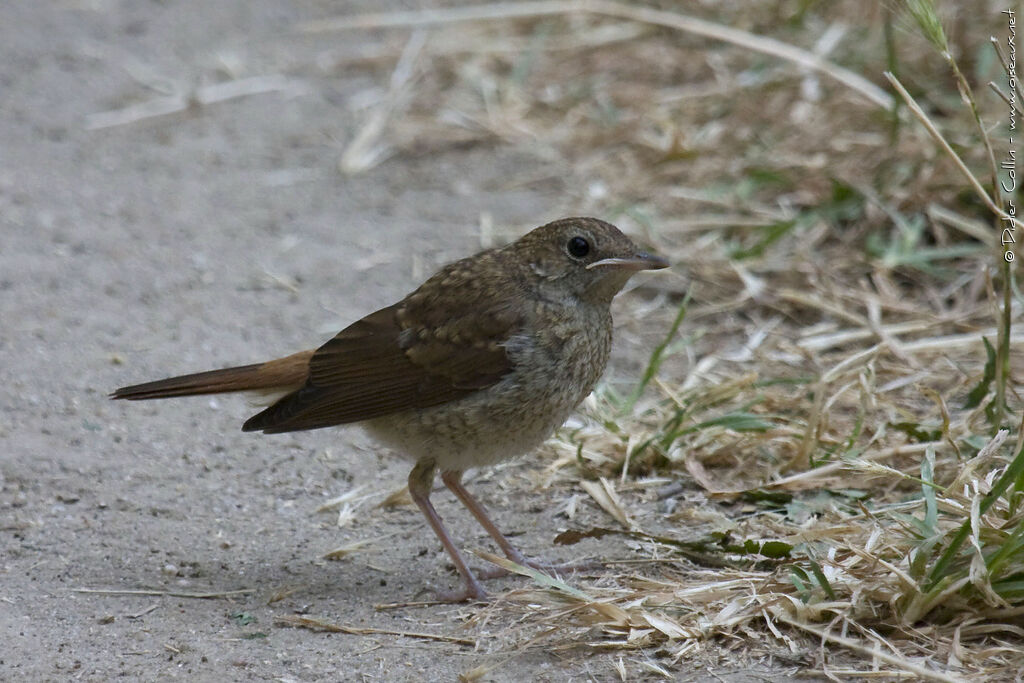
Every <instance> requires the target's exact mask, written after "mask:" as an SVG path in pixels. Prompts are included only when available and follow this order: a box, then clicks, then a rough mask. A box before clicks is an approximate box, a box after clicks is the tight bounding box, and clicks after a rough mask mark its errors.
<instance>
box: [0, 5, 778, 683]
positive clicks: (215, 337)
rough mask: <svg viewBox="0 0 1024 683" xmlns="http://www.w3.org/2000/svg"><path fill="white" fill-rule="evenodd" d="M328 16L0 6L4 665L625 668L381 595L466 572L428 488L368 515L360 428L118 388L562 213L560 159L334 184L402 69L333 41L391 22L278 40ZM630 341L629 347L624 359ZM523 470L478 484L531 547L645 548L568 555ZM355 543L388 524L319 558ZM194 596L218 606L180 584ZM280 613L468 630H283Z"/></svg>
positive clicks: (369, 487) (386, 290)
mask: <svg viewBox="0 0 1024 683" xmlns="http://www.w3.org/2000/svg"><path fill="white" fill-rule="evenodd" d="M339 7H340V5H338V4H337V3H328V2H319V3H318V2H311V1H309V0H302V1H292V0H256V1H247V2H231V3H208V2H203V1H200V0H192V1H181V2H173V3H164V2H148V3H128V2H119V1H117V0H93V1H85V0H82V1H77V0H75V1H68V2H56V3H51V2H46V3H33V2H15V3H6V4H5V5H4V8H3V10H2V11H0V93H2V98H0V150H2V152H0V157H2V159H3V164H2V167H0V230H2V241H0V319H2V320H3V323H2V325H0V349H2V354H3V363H2V365H0V410H2V420H0V444H2V446H0V447H2V459H0V642H2V643H3V645H2V647H0V678H3V679H5V680H88V681H99V680H110V679H115V678H122V679H128V680H157V679H161V680H162V679H166V678H171V677H180V678H186V679H190V680H281V681H307V680H339V679H345V680H358V679H368V680H411V679H418V680H424V679H430V680H452V679H454V678H455V677H456V676H457V675H458V674H460V673H463V672H467V671H470V670H472V669H474V668H476V667H485V668H488V667H494V668H493V669H492V670H491V671H490V673H489V674H487V675H486V676H485V678H488V679H491V680H526V679H533V680H570V679H607V678H611V677H616V678H617V676H618V675H617V674H616V673H615V669H614V666H615V664H616V661H617V660H618V659H619V657H618V655H616V656H614V657H613V656H611V655H608V654H602V653H600V652H596V653H594V654H593V655H592V656H589V657H586V658H583V659H581V658H579V657H574V658H571V659H570V658H566V657H564V656H562V655H559V654H557V653H546V652H542V651H537V650H525V651H522V652H520V651H518V650H517V651H508V650H503V649H502V648H501V647H497V648H496V649H495V648H494V647H493V644H494V643H500V642H501V641H500V639H491V640H489V639H488V638H489V636H491V635H493V634H494V631H495V630H498V629H500V628H502V626H501V625H500V624H487V623H484V624H481V623H478V622H471V621H469V619H470V618H471V617H472V616H473V615H474V614H475V613H476V612H477V611H478V610H479V607H474V606H466V605H461V606H443V607H433V608H425V607H416V606H409V607H398V608H394V609H384V610H381V609H377V608H375V606H376V605H379V604H388V603H400V602H406V601H414V600H424V599H427V598H429V596H430V593H429V589H430V588H432V587H434V588H447V587H452V586H455V585H456V584H457V577H456V576H455V575H454V574H453V573H452V571H451V569H450V567H448V566H447V563H446V562H445V561H444V558H443V556H442V554H441V552H440V549H439V546H438V543H437V541H436V539H435V538H434V537H433V536H432V535H431V534H430V532H429V531H428V529H427V528H426V526H425V525H424V523H423V521H422V519H421V518H420V516H419V514H418V513H417V512H416V510H415V509H414V508H413V507H411V506H408V505H404V506H398V507H393V508H387V509H374V508H373V507H372V505H373V503H374V502H376V501H377V500H379V499H382V498H383V497H384V496H385V495H387V494H388V493H390V492H391V491H394V490H396V489H398V488H399V487H401V485H402V484H403V482H404V477H405V475H406V473H407V470H408V465H407V464H406V463H405V462H404V461H402V460H400V459H398V458H395V457H393V456H390V455H388V454H386V453H382V452H381V451H379V450H378V449H376V448H375V447H374V446H373V445H372V444H371V443H369V442H368V441H367V440H366V439H365V438H364V437H363V436H362V435H361V434H360V433H358V432H357V431H353V430H347V431H338V430H327V431H319V432H313V433H304V434H299V435H284V436H276V437H264V436H260V435H253V434H242V433H241V432H240V431H239V425H240V424H241V422H242V420H244V418H246V417H247V416H248V415H249V414H251V413H252V412H253V411H252V409H251V407H250V406H247V405H246V403H245V401H244V400H243V399H236V398H231V397H229V398H218V399H216V400H210V399H205V398H201V399H192V400H183V401H169V402H158V403H148V404H122V403H116V404H115V403H112V402H110V401H109V400H108V399H107V398H106V394H107V392H109V391H110V390H112V389H114V388H116V387H118V386H121V385H124V384H129V383H134V382H138V381H143V380H147V379H151V378H156V377H159V376H163V375H165V374H171V373H179V372H187V371H193V370H199V369H206V368H210V367H219V366H224V365H228V364H232V363H240V362H252V361H257V360H262V359H265V358H269V357H273V356H276V355H282V354H285V353H289V352H292V351H294V350H298V349H301V348H307V347H310V346H314V345H316V344H318V343H320V342H321V341H323V340H325V339H326V338H329V337H330V336H331V335H333V333H334V332H335V331H336V330H338V329H340V328H341V327H342V326H344V325H345V324H347V323H348V322H351V321H352V320H354V319H356V318H358V317H359V316H361V315H363V314H365V313H367V312H369V311H372V310H374V309H376V308H377V307H380V306H383V305H387V304H389V303H391V302H393V301H394V300H396V299H397V298H399V297H401V296H402V295H404V294H405V293H406V292H407V291H408V290H409V289H410V288H412V287H413V286H415V284H417V282H418V281H419V280H421V279H422V278H423V277H425V276H426V275H427V274H429V272H430V271H431V270H432V269H433V268H434V267H435V266H436V265H438V264H440V263H443V262H445V261H448V260H451V259H453V258H456V257H459V256H462V255H465V254H467V253H471V252H473V251H475V250H477V249H478V248H479V247H480V244H481V237H480V231H479V227H478V226H479V224H480V220H481V215H482V214H489V215H491V216H493V217H494V222H495V224H496V226H497V227H499V228H501V229H502V230H504V231H506V232H507V234H509V235H514V234H517V233H518V232H522V231H524V230H525V229H527V228H529V227H532V226H534V225H536V224H539V223H540V222H543V221H546V220H549V219H552V218H555V217H558V216H560V215H564V214H566V213H572V212H573V211H572V209H573V208H574V206H575V204H574V195H573V194H572V193H566V191H565V185H563V184H562V183H557V182H543V183H537V182H534V183H528V182H527V183H524V182H521V181H519V180H518V179H519V178H521V176H523V175H524V174H525V175H527V176H535V177H557V176H558V175H559V174H560V173H561V172H562V169H560V168H558V165H557V164H558V162H557V161H552V160H550V158H547V157H545V156H544V155H543V154H539V153H536V151H531V150H525V151H524V150H520V149H515V148H513V147H511V146H493V147H491V146H480V145H477V146H467V147H464V148H458V147H454V148H452V149H447V150H437V149H432V150H431V151H430V153H429V154H423V155H419V156H417V155H409V154H405V155H398V156H396V157H394V158H391V159H389V160H388V161H386V162H385V163H383V164H381V165H379V166H377V167H376V168H374V169H372V170H370V171H368V172H366V173H363V174H361V175H356V176H352V177H346V176H345V175H343V174H341V173H340V172H339V171H338V166H337V164H338V159H339V155H340V154H341V151H342V149H343V148H344V146H345V144H346V141H348V140H350V139H351V137H352V135H353V131H354V130H357V129H358V126H359V124H360V122H361V121H362V117H363V116H364V112H362V111H360V110H359V108H358V107H357V106H356V105H354V104H353V102H358V101H359V98H364V99H365V98H366V97H367V94H368V93H369V94H371V95H372V94H373V93H379V92H380V91H381V90H382V89H385V88H386V85H387V76H388V73H387V71H385V70H380V69H375V68H362V67H358V66H357V67H353V68H333V67H325V66H324V65H323V63H324V60H322V59H320V58H321V57H323V56H324V55H325V54H328V53H331V54H334V52H332V51H338V50H340V51H343V52H345V51H349V52H353V53H355V52H358V51H359V50H360V49H363V48H364V47H367V46H372V44H373V42H374V41H379V40H382V39H383V38H382V36H381V35H378V34H373V35H365V36H361V35H359V34H345V35H344V36H343V37H338V36H336V35H334V36H324V37H316V38H311V37H308V36H298V35H295V34H293V33H291V32H290V31H289V27H290V26H292V25H293V24H294V22H297V21H300V20H304V19H311V18H316V17H321V16H329V15H331V14H333V13H336V12H337V11H338V9H339ZM376 7H377V5H376V3H372V2H369V1H367V2H363V3H344V11H346V12H356V11H360V10H363V11H365V10H367V9H369V8H376ZM271 75H284V76H285V78H286V87H284V89H283V90H280V91H269V92H261V93H257V94H254V95H252V96H248V97H239V98H235V99H231V100H227V101H222V102H216V103H207V104H204V105H201V106H199V105H196V106H193V107H192V108H190V109H188V110H187V111H184V112H180V113H177V114H172V115H169V116H163V117H156V118H151V119H146V120H143V121H138V122H135V123H125V124H123V125H111V126H103V125H97V122H101V123H102V122H103V121H107V122H108V123H109V120H105V119H96V118H90V117H91V116H92V115H95V114H97V113H100V112H105V111H110V110H117V109H121V108H124V107H128V106H130V105H134V104H138V103H140V102H145V101H147V100H151V99H154V98H161V97H166V96H168V95H171V94H173V93H184V92H189V91H190V90H191V89H193V88H195V87H196V86H200V85H204V84H210V83H214V82H217V81H226V80H229V79H230V78H239V79H240V78H250V77H260V76H271ZM510 179H512V180H510ZM626 307H628V302H626V303H625V304H624V305H623V306H620V308H619V310H620V311H621V310H624V308H626ZM627 357H629V353H628V349H627V350H626V351H623V350H622V347H621V346H620V348H619V351H618V356H617V358H618V359H619V363H617V365H616V368H618V372H620V373H621V372H624V371H626V370H625V368H627V367H628V366H629V363H628V362H626V361H624V360H623V359H624V358H626V359H627V361H628V358H627ZM531 467H533V468H536V467H537V459H536V458H529V459H526V460H524V461H522V462H517V463H512V464H509V465H508V466H506V467H504V468H499V469H498V470H495V471H492V472H486V473H481V475H479V476H478V477H477V479H476V481H474V482H473V488H474V489H475V490H476V491H477V492H478V493H479V495H480V496H481V498H482V499H483V500H484V501H485V502H486V503H488V504H490V506H491V507H492V508H493V509H494V511H495V516H496V518H497V519H498V520H500V523H501V525H502V526H503V527H504V528H505V529H507V530H509V531H510V532H511V533H512V534H514V535H515V536H516V537H517V538H518V540H519V541H520V543H521V544H522V545H523V547H524V548H525V549H526V550H527V551H528V552H530V553H539V554H546V555H548V556H552V557H555V558H558V557H559V556H561V557H572V556H575V555H577V554H580V553H585V554H589V555H596V556H600V557H606V558H611V557H623V556H628V554H629V550H628V549H627V548H625V547H624V546H623V545H622V543H621V541H616V540H613V539H607V540H604V541H589V542H588V543H589V545H588V544H586V543H585V544H581V545H579V546H575V547H574V548H571V549H563V550H561V552H560V553H559V552H554V550H553V549H552V547H551V539H552V538H553V537H554V535H555V534H556V533H557V532H558V531H560V530H562V529H564V528H565V527H566V525H567V520H566V519H565V518H564V517H560V516H559V514H558V510H557V509H556V507H555V506H554V504H553V501H552V500H551V499H550V496H549V495H548V494H547V493H546V492H545V491H543V490H538V489H537V488H536V487H535V486H531V485H530V484H529V483H528V479H527V478H526V477H525V476H524V475H523V472H524V471H527V470H528V469H529V468H531ZM357 487H362V488H361V489H360V494H359V495H363V494H368V495H369V496H370V499H369V502H368V503H365V504H363V505H362V507H360V508H359V510H358V512H357V514H356V515H355V517H354V519H352V520H350V522H349V523H348V524H346V525H345V526H344V527H341V528H339V526H338V524H337V520H338V513H337V510H331V511H326V512H318V511H317V508H318V506H320V505H322V504H323V503H324V502H325V501H327V500H329V499H331V498H334V497H337V496H339V495H341V494H344V493H346V492H348V491H352V490H353V489H356V488H357ZM436 498H437V503H438V506H439V510H440V512H441V514H442V515H444V516H445V517H447V518H448V519H449V520H450V523H451V526H452V528H453V529H454V530H455V532H456V534H457V535H458V536H459V537H460V538H461V539H462V541H463V543H464V545H465V546H466V547H485V546H486V543H485V538H484V534H483V532H482V531H481V530H480V529H479V528H477V527H476V526H475V525H474V524H472V523H470V521H469V520H468V519H467V517H468V515H467V514H465V513H464V511H463V510H461V509H459V508H458V507H457V505H456V503H455V502H454V500H453V499H452V497H451V496H449V495H446V494H441V493H439V494H438V495H437V496H436ZM518 501H525V506H524V505H523V504H521V503H518ZM580 514H581V515H582V518H581V522H580V523H581V524H584V523H586V521H587V515H592V516H593V517H594V519H599V516H600V512H599V511H597V510H596V509H595V510H583V511H581V513H580ZM365 539H382V540H377V541H375V542H374V543H372V544H371V545H370V546H369V547H367V548H365V549H364V550H363V551H362V552H358V553H355V554H353V555H351V556H350V557H348V558H346V559H343V560H341V561H325V560H323V559H322V556H323V555H324V554H325V553H326V552H328V551H330V550H332V549H335V548H337V547H340V546H345V545H347V544H350V543H353V542H356V541H360V540H365ZM516 581H525V579H504V580H500V581H495V582H493V583H491V586H492V588H493V590H494V591H496V592H500V591H501V590H503V589H506V588H508V587H509V586H512V585H515V582H516ZM88 591H92V592H88ZM97 591H99V592H97ZM128 591H140V593H128ZM147 591H148V592H147ZM235 591H240V592H237V593H234V592H235ZM205 593H213V594H218V595H217V597H213V598H208V599H203V598H198V597H195V596H196V595H199V594H205ZM295 615H306V616H310V617H316V618H319V619H323V620H325V621H329V622H332V623H339V624H345V625H348V626H352V627H358V628H377V629H384V630H388V631H402V632H422V633H429V634H435V635H440V636H450V637H454V638H468V639H474V640H477V641H478V642H479V643H480V645H479V646H478V647H477V648H474V647H470V646H466V645H464V644H460V643H455V642H439V641H434V640H417V639H412V638H409V637H405V636H401V635H391V634H381V633H371V634H363V635H358V634H357V635H350V634H340V633H323V632H314V631H311V630H308V629H301V628H293V627H287V626H282V625H281V624H279V623H277V622H276V621H275V620H277V619H278V618H280V617H286V616H295ZM489 643H490V645H489ZM626 667H627V669H628V670H629V671H630V672H631V673H632V675H633V676H634V677H642V676H643V675H644V673H643V672H644V669H643V667H640V666H638V665H637V664H636V663H635V662H633V661H630V662H627V663H626ZM716 673H720V674H723V675H728V674H730V671H729V670H728V668H726V670H724V671H719V672H716ZM732 673H733V674H738V673H739V672H738V671H737V670H736V668H734V669H733V670H732ZM777 673H778V672H776V674H777ZM707 675H709V674H708V673H707V672H705V671H703V670H701V669H700V668H697V669H694V668H692V667H691V668H690V670H689V673H688V676H689V677H690V678H691V679H701V678H704V677H705V676H707ZM776 677H778V676H777V675H776ZM732 678H734V679H735V680H740V679H744V680H745V679H746V676H745V675H739V676H738V677H736V676H733V677H732Z"/></svg>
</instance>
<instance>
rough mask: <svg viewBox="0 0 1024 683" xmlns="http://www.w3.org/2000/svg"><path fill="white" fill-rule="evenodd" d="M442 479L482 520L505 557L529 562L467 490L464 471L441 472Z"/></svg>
mask: <svg viewBox="0 0 1024 683" xmlns="http://www.w3.org/2000/svg"><path fill="white" fill-rule="evenodd" d="M441 481H443V482H444V485H445V486H447V487H448V489H449V490H450V491H451V492H452V493H454V494H455V497H456V498H458V499H459V500H461V501H462V504H463V505H465V506H466V509H468V510H469V511H470V512H472V513H473V516H474V517H476V521H478V522H480V526H482V527H483V528H484V530H485V531H486V532H487V533H488V534H490V536H491V538H493V539H494V542H495V543H497V544H498V547H499V548H501V552H503V553H505V557H507V558H508V559H510V560H512V561H513V562H515V563H516V564H522V565H525V564H527V559H526V557H525V556H524V555H523V554H522V553H521V552H519V550H517V549H516V547H515V546H514V545H512V544H511V543H509V541H508V539H507V538H505V534H503V533H501V531H499V530H498V527H497V526H496V525H495V524H494V522H492V521H491V518H490V517H488V516H487V510H485V509H484V506H483V505H481V504H480V501H478V500H477V499H476V498H474V497H473V496H472V494H470V492H469V491H467V490H466V487H465V486H463V485H462V472H458V471H455V470H446V471H444V472H442V473H441Z"/></svg>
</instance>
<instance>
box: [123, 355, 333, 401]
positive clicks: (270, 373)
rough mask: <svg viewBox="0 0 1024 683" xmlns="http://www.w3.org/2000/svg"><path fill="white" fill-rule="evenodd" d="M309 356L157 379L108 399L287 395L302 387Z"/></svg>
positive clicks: (306, 374)
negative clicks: (240, 393)
mask: <svg viewBox="0 0 1024 683" xmlns="http://www.w3.org/2000/svg"><path fill="white" fill-rule="evenodd" d="M312 356H313V352H312V351H300V352H299V353H295V354H292V355H290V356H286V357H284V358H278V359H277V360H271V361H267V362H266V363H255V364H253V365H240V366H238V367H235V368H224V369H223V370H209V371H207V372H197V373H194V374H191V375H181V376H179V377H168V378H167V379H158V380H156V381H154V382H146V383H145V384H136V385H133V386H130V387H121V388H120V389H118V390H116V391H114V392H113V393H111V394H110V398H114V399H127V400H129V401H144V400H147V399H151V398H174V397H177V396H198V395H200V394H223V393H229V392H234V391H255V392H260V393H277V392H290V391H294V390H295V389H298V388H299V387H301V386H302V385H303V384H305V382H306V378H307V377H308V376H309V359H310V358H311V357H312Z"/></svg>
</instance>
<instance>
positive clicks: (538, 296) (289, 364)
mask: <svg viewBox="0 0 1024 683" xmlns="http://www.w3.org/2000/svg"><path fill="white" fill-rule="evenodd" d="M667 265H668V264H667V263H666V262H665V261H663V260H662V259H660V258H658V257H656V256H651V255H649V254H646V253H644V252H641V251H640V250H639V249H638V248H637V247H636V245H635V244H633V242H632V241H631V240H629V238H627V237H626V236H625V235H623V234H622V233H621V232H619V230H618V229H617V228H615V227H614V226H612V225H610V224H608V223H605V222H603V221H599V220H597V219H594V218H568V219H563V220H560V221H555V222H554V223H549V224H548V225H545V226H542V227H540V228H537V229H536V230H533V231H532V232H530V233H528V234H527V235H524V236H523V237H522V238H520V239H519V240H518V241H516V242H514V243H512V244H510V245H508V246H506V247H502V248H500V249H492V250H488V251H484V252H481V253H479V254H477V255H475V256H471V257H469V258H466V259H462V260H461V261H457V262H455V263H452V264H449V265H448V266H445V267H444V268H442V269H441V270H440V271H438V272H437V273H436V274H435V275H434V276H432V277H431V278H429V279H428V280H427V281H426V282H424V283H423V285H422V286H420V287H419V288H418V289H417V290H416V291H414V292H412V293H411V294H409V295H408V296H407V297H405V299H403V300H402V301H400V302H398V303H397V304H394V305H392V306H388V307H387V308H383V309H381V310H379V311H377V312H375V313H371V314H370V315H368V316H366V317H365V318H363V319H361V320H359V321H357V322H355V323H353V324H352V325H350V326H348V327H347V328H345V329H344V330H342V331H341V332H340V333H338V335H337V336H335V337H334V338H333V339H331V340H330V341H328V342H327V343H325V344H324V345H323V346H321V347H320V348H318V349H316V350H315V351H302V352H300V353H296V354H293V355H291V356H287V357H285V358H280V359H277V360H272V361H268V362H265V363H257V364H254V365H244V366H240V367H235V368H227V369H224V370H213V371H209V372H200V373H196V374H191V375H183V376H181V377H172V378H168V379H163V380H157V381H155V382H147V383H145V384H139V385H135V386H129V387H124V388H121V389H118V390H117V391H115V392H114V393H113V394H111V396H112V397H113V398H117V399H128V400H140V399H153V398H170V397H177V396H189V395H197V394H211V393H224V392H237V391H258V392H261V393H270V392H286V395H285V396H284V397H283V398H280V399H279V400H278V401H277V402H275V403H274V404H273V405H271V406H270V407H268V408H266V409H265V410H263V411H261V412H260V413H257V414H256V415H254V416H253V417H251V418H250V419H249V420H247V421H246V422H245V424H244V425H243V427H242V429H243V430H245V431H262V432H265V433H271V434H272V433H279V432H290V431H297V430H304V429H318V428H321V427H329V426H333V425H339V424H346V423H352V422H358V423H361V424H362V425H363V426H364V427H366V429H367V430H368V431H369V432H370V433H371V434H372V435H374V436H375V437H377V438H378V439H379V440H380V441H382V442H383V443H385V444H387V445H389V446H391V447H393V448H394V449H395V450H397V451H399V452H401V453H403V454H405V455H407V456H409V457H412V458H413V459H415V460H416V466H415V467H414V468H413V471H412V473H411V474H410V477H409V489H410V493H411V494H412V496H413V499H414V500H415V501H416V503H417V505H419V507H420V509H421V510H422V511H423V513H424V515H425V516H426V518H427V520H428V522H429V523H430V525H431V526H432V527H433V529H434V531H435V532H436V533H437V535H438V537H439V538H440V539H441V542H442V544H443V545H444V547H445V549H446V550H447V551H448V553H449V554H450V555H451V556H452V559H453V561H454V562H455V564H456V567H457V568H458V569H459V571H460V572H461V573H462V575H463V578H464V581H465V589H464V590H463V591H462V592H460V593H459V594H458V595H456V596H454V597H456V598H460V599H463V598H467V597H472V598H482V597H484V595H485V593H484V591H483V588H482V586H481V585H480V583H479V581H478V580H477V578H476V576H475V575H474V574H473V572H472V571H471V570H470V569H469V568H468V566H467V565H466V564H465V562H464V560H463V559H462V557H461V554H460V553H459V551H458V549H457V548H456V547H455V545H454V543H453V542H452V540H451V538H450V537H449V536H448V534H447V532H446V530H445V529H444V527H443V525H442V524H441V520H440V518H439V517H438V516H437V513H436V512H435V511H434V509H433V506H432V505H431V503H430V501H429V499H428V496H429V493H430V488H431V482H432V481H433V479H434V475H435V472H436V470H437V469H440V470H441V471H442V475H443V476H442V479H443V481H444V483H445V484H446V485H447V486H448V488H450V489H451V490H452V491H453V492H454V493H455V494H456V495H457V496H458V497H459V499H460V500H462V502H463V503H464V504H465V505H466V506H467V508H469V510H470V511H471V512H472V513H473V515H474V516H475V517H477V519H478V520H479V521H480V522H481V524H482V525H483V526H484V528H485V529H486V530H487V531H488V533H489V534H491V536H492V537H494V539H495V541H496V542H497V543H498V544H499V545H500V546H501V548H502V550H504V551H505V553H506V554H507V555H508V556H509V557H510V558H511V559H513V560H514V561H516V562H527V560H526V559H525V558H524V557H523V556H522V555H521V554H520V553H519V552H518V551H517V550H515V548H513V547H512V546H511V545H510V544H509V543H508V541H507V540H506V539H505V538H504V536H502V535H501V534H500V532H499V531H498V530H497V528H496V527H495V526H494V524H493V523H492V522H491V521H490V519H489V518H487V516H486V513H485V512H484V510H483V508H482V507H481V506H480V505H479V503H477V502H476V501H475V499H473V498H472V496H470V494H469V492H468V491H466V490H465V488H463V487H462V484H461V480H460V477H461V473H462V471H463V470H465V469H467V468H469V467H473V466H478V465H485V464H491V463H494V462H497V461H500V460H503V459H505V458H509V457H513V456H515V455H518V454H520V453H523V452H525V451H528V450H530V449H531V448H533V447H535V446H536V445H537V444H539V443H540V442H541V441H543V440H544V439H545V438H547V437H548V436H549V435H550V434H551V432H552V431H553V430H554V429H555V428H557V427H558V426H559V425H560V424H561V423H562V422H563V421H564V420H565V418H566V417H567V416H568V414H569V413H570V412H571V411H572V410H573V408H575V406H576V405H577V404H578V403H579V402H580V401H581V400H582V399H583V398H584V397H585V396H586V395H587V394H588V393H589V392H590V390H591V389H592V388H593V386H594V383H595V382H596V381H597V380H598V378H599V377H600V375H601V373H602V372H603V370H604V367H605V364H606V363H607V359H608V352H609V349H610V346H611V314H610V308H609V306H610V304H611V300H612V298H613V297H614V296H615V294H616V293H618V292H619V290H621V289H622V287H623V285H625V283H626V281H627V280H628V279H629V277H630V276H631V275H632V274H633V273H635V272H636V271H638V270H644V269H655V268H664V267H666V266H667Z"/></svg>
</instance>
